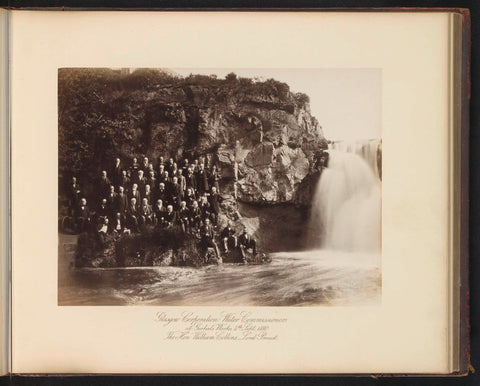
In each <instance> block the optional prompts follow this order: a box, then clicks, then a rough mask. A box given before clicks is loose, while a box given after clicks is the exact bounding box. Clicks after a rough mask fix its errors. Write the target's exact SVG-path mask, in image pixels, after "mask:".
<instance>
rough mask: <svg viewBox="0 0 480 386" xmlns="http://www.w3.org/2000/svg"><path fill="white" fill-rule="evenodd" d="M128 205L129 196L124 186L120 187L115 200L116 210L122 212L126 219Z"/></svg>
mask: <svg viewBox="0 0 480 386" xmlns="http://www.w3.org/2000/svg"><path fill="white" fill-rule="evenodd" d="M127 206H128V198H127V195H126V194H125V192H124V189H123V186H120V187H119V188H118V194H117V197H116V201H115V211H116V212H118V213H120V215H121V216H122V219H124V216H125V212H126V210H127Z"/></svg>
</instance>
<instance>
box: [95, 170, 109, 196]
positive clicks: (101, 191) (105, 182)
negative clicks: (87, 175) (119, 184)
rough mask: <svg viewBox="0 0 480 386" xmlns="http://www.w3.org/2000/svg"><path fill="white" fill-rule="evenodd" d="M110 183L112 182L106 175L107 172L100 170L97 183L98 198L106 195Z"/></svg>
mask: <svg viewBox="0 0 480 386" xmlns="http://www.w3.org/2000/svg"><path fill="white" fill-rule="evenodd" d="M110 185H112V183H111V182H110V180H109V178H108V177H107V172H106V171H105V170H102V175H101V177H100V181H99V184H98V198H100V199H102V198H105V197H107V196H108V192H110Z"/></svg>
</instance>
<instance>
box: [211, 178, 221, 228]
mask: <svg viewBox="0 0 480 386" xmlns="http://www.w3.org/2000/svg"><path fill="white" fill-rule="evenodd" d="M208 199H209V200H208V201H209V203H210V209H211V213H212V220H213V223H214V224H215V225H217V220H218V212H219V211H220V202H221V201H222V198H221V197H220V195H219V194H218V193H217V188H216V187H215V186H212V192H211V193H210V196H209V197H208Z"/></svg>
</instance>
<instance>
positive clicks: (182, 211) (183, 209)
mask: <svg viewBox="0 0 480 386" xmlns="http://www.w3.org/2000/svg"><path fill="white" fill-rule="evenodd" d="M178 218H179V220H180V225H181V226H182V231H183V233H189V232H190V209H188V208H187V203H186V202H185V201H181V202H180V207H179V208H178Z"/></svg>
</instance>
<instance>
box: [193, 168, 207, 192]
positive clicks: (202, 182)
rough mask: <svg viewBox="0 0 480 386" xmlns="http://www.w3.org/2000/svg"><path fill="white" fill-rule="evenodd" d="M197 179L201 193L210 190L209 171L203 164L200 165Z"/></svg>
mask: <svg viewBox="0 0 480 386" xmlns="http://www.w3.org/2000/svg"><path fill="white" fill-rule="evenodd" d="M196 180H197V189H198V191H199V192H200V193H205V192H208V191H209V190H210V187H209V185H208V181H209V180H210V178H209V175H208V171H207V170H206V169H205V167H204V165H203V164H200V165H199V168H198V172H197V175H196Z"/></svg>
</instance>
